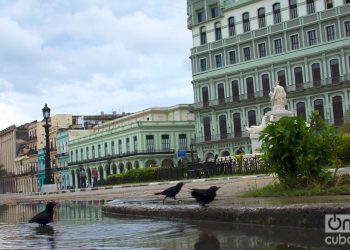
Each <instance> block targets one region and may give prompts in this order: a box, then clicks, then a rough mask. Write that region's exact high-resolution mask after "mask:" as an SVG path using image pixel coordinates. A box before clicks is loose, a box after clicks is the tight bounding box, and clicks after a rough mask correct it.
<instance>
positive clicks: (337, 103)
mask: <svg viewBox="0 0 350 250" xmlns="http://www.w3.org/2000/svg"><path fill="white" fill-rule="evenodd" d="M332 100H333V118H334V125H335V126H340V125H342V124H343V120H344V117H343V115H344V114H343V101H342V98H341V96H334V97H333V99H332Z"/></svg>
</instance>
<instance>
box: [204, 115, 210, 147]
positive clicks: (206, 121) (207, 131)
mask: <svg viewBox="0 0 350 250" xmlns="http://www.w3.org/2000/svg"><path fill="white" fill-rule="evenodd" d="M203 127H204V140H205V141H210V139H211V130H210V118H209V117H205V118H204V119H203Z"/></svg>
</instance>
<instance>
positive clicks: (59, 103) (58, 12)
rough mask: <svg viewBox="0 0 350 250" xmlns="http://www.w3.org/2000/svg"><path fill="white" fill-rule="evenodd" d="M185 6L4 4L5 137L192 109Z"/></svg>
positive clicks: (91, 1) (139, 0) (0, 25)
mask: <svg viewBox="0 0 350 250" xmlns="http://www.w3.org/2000/svg"><path fill="white" fill-rule="evenodd" d="M186 20H187V14H186V0H132V1H130V0H65V1H63V0H50V1H46V0H19V1H16V0H1V1H0V130H2V129H5V128H7V127H8V126H10V125H12V124H15V125H17V126H18V125H21V124H24V123H26V122H31V121H33V120H41V119H42V111H41V109H42V108H43V107H44V105H45V103H47V104H48V106H49V107H50V108H51V114H52V115H55V114H74V115H96V114H99V113H100V112H101V111H103V112H105V113H112V112H113V111H116V112H117V113H121V112H137V111H141V110H143V109H146V108H150V107H168V106H172V105H176V104H183V103H193V90H192V85H191V64H190V59H189V56H190V48H191V46H192V39H191V32H190V31H189V30H188V29H187V23H186Z"/></svg>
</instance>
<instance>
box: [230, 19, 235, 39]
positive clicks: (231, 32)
mask: <svg viewBox="0 0 350 250" xmlns="http://www.w3.org/2000/svg"><path fill="white" fill-rule="evenodd" d="M235 34H236V29H235V18H234V17H230V18H229V19H228V35H229V36H234V35H235Z"/></svg>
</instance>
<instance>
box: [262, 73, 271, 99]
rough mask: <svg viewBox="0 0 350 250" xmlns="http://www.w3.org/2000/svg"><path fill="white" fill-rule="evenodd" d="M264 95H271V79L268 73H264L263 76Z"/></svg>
mask: <svg viewBox="0 0 350 250" xmlns="http://www.w3.org/2000/svg"><path fill="white" fill-rule="evenodd" d="M261 82H262V89H263V96H269V93H270V79H269V75H268V74H263V75H262V76H261Z"/></svg>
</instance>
